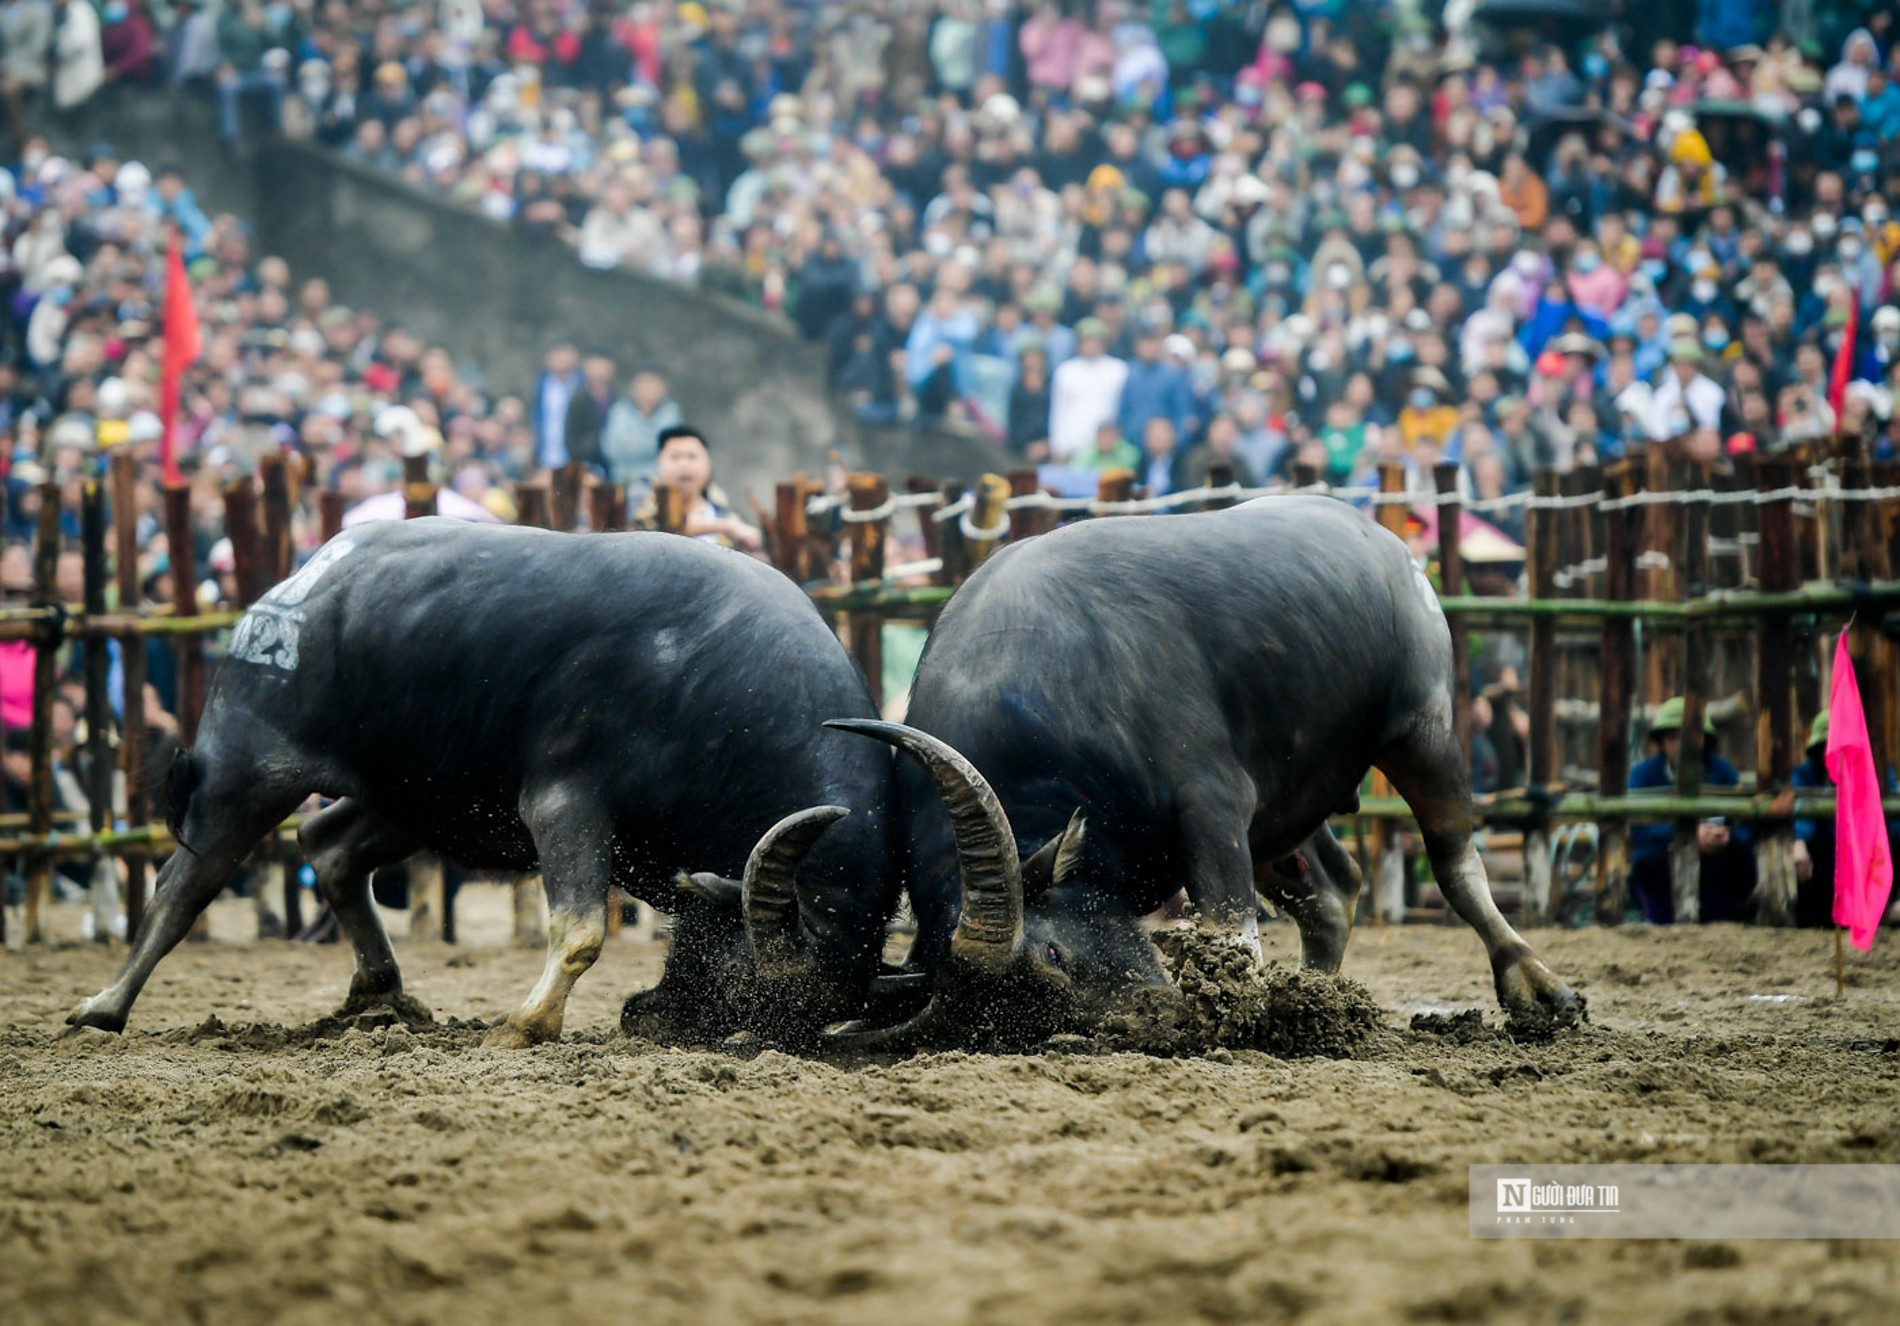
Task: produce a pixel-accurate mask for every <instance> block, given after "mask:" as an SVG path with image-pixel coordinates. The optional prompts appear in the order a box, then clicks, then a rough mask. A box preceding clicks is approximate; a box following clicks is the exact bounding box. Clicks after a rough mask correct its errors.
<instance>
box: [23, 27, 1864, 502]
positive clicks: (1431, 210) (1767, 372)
mask: <svg viewBox="0 0 1900 1326" xmlns="http://www.w3.org/2000/svg"><path fill="white" fill-rule="evenodd" d="M29 2H30V0H16V5H18V4H24V3H29ZM133 9H134V10H136V9H137V6H136V5H134V6H133ZM1775 9H1776V7H1774V6H1768V5H1763V4H1756V3H1752V2H1751V0H1702V3H1700V4H1698V5H1692V6H1688V7H1687V10H1688V11H1689V12H1687V15H1686V16H1687V18H1688V19H1689V20H1690V23H1689V24H1688V26H1692V27H1693V29H1694V38H1693V40H1679V39H1677V38H1675V37H1672V36H1664V35H1659V34H1660V33H1662V32H1666V31H1673V30H1676V29H1672V28H1670V27H1669V26H1668V25H1667V22H1666V18H1665V19H1664V20H1661V21H1659V22H1656V23H1651V24H1649V25H1647V26H1645V27H1642V28H1640V29H1639V30H1637V31H1636V32H1635V35H1632V32H1631V30H1629V29H1624V30H1616V29H1607V28H1606V29H1604V30H1602V31H1599V32H1594V33H1592V32H1589V31H1588V30H1587V29H1576V28H1573V29H1569V30H1567V32H1566V34H1565V35H1566V36H1567V38H1568V39H1567V40H1566V41H1564V42H1562V43H1542V42H1526V41H1523V40H1517V41H1511V42H1507V43H1505V44H1503V45H1499V44H1498V43H1497V42H1496V40H1495V38H1496V37H1497V34H1496V33H1494V32H1491V30H1488V29H1481V28H1480V27H1478V26H1476V25H1474V24H1473V23H1472V21H1471V20H1470V18H1469V10H1470V7H1469V6H1456V5H1454V6H1447V7H1446V8H1445V10H1444V11H1443V12H1442V13H1433V12H1431V11H1430V10H1429V9H1427V8H1421V7H1418V6H1414V5H1409V4H1404V3H1381V4H1368V5H1357V4H1355V5H1344V4H1341V3H1338V2H1337V0H1311V2H1306V3H1298V4H1290V3H1289V4H1271V3H1247V4H1240V3H1217V2H1216V0H1186V2H1183V0H1172V2H1171V0H1156V2H1155V3H1149V4H1137V3H1128V2H1122V0H1097V2H1096V3H1071V2H1070V0H1038V2H1035V3H1026V4H1019V3H1014V2H1013V0H986V2H984V3H978V2H977V0H942V2H940V3H932V2H924V0H919V2H918V3H898V2H896V0H892V2H890V3H879V2H871V3H863V2H857V3H845V4H827V5H816V4H798V3H776V2H773V0H714V3H710V4H702V3H696V2H692V0H689V3H684V4H678V5H665V4H655V3H634V4H628V5H624V6H614V5H604V4H598V3H596V4H562V3H556V2H554V0H539V2H537V3H529V4H522V5H501V4H492V3H491V4H487V5H482V4H478V3H475V0H462V2H461V3H456V2H455V0H448V2H446V3H443V4H442V5H440V6H439V7H437V8H435V9H433V10H430V9H427V8H422V7H414V8H406V9H386V8H384V7H382V6H381V5H378V4H375V3H355V4H332V5H327V6H323V7H319V8H300V7H297V6H288V5H274V6H266V5H262V4H257V3H245V4H239V5H234V6H229V7H227V8H225V9H224V10H223V11H222V12H221V13H218V14H216V15H212V14H210V13H207V12H206V11H202V10H193V11H187V12H186V14H185V16H184V17H183V19H182V21H181V22H180V23H179V24H178V25H177V27H176V28H175V29H174V32H173V38H174V39H173V40H171V41H170V42H169V44H168V55H167V60H168V71H167V72H168V76H169V77H170V78H171V79H173V80H174V81H176V82H180V83H187V84H189V83H193V82H203V83H206V84H207V85H209V86H211V87H212V88H214V89H215V90H216V92H217V94H218V96H219V98H220V102H221V105H222V107H223V109H224V117H223V120H224V126H225V131H226V133H227V134H230V135H233V136H235V135H236V134H237V133H238V131H239V123H240V118H241V117H240V114H239V111H240V109H241V102H242V99H243V94H244V93H245V92H246V91H247V90H251V89H261V90H263V91H264V92H265V94H266V95H265V98H264V101H265V106H264V109H265V110H266V112H268V113H275V114H278V115H279V116H280V117H281V121H282V123H283V126H284V128H285V129H286V130H287V131H288V132H291V133H293V134H300V135H309V136H312V137H314V138H315V139H317V140H318V141H320V142H323V143H326V144H329V145H331V146H333V147H334V148H335V149H336V150H338V151H339V152H342V153H344V154H346V155H348V156H352V157H355V158H358V159H360V160H362V161H364V162H367V163H369V164H371V165H374V166H377V167H380V168H383V169H387V170H390V171H394V172H398V173H400V174H401V175H403V176H404V177H405V178H407V179H409V180H410V181H411V182H413V183H414V184H416V185H417V186H419V187H422V188H425V189H430V190H435V191H438V192H441V193H444V194H446V195H447V196H449V197H451V198H455V199H457V200H460V201H461V202H463V203H465V204H466V205H468V206H471V207H475V208H479V209H481V210H483V211H485V212H487V213H489V214H490V215H492V216H495V217H496V218H498V219H502V220H506V221H508V222H509V223H511V224H513V225H516V226H519V227H521V228H522V229H524V230H528V231H536V232H546V233H553V234H558V235H561V236H563V237H564V238H567V239H569V240H571V241H572V242H573V243H574V244H575V245H576V246H577V247H578V249H579V254H580V258H581V261H583V262H586V263H589V264H591V265H595V266H602V267H606V266H616V265H624V266H630V267H633V268H636V269H638V270H642V271H645V272H648V273H651V274H654V275H656V276H660V277H664V278H668V279H674V280H681V281H688V282H696V283H698V284H700V285H701V286H704V287H706V288H708V289H713V290H719V291H724V292H727V293H730V294H733V295H737V296H739V297H742V298H745V299H748V300H751V301H754V302H756V303H758V304H761V305H763V306H765V307H767V308H772V309H778V310H782V311H783V312H784V313H785V314H786V316H788V317H789V318H790V319H791V320H792V321H793V322H794V323H795V324H796V325H797V327H798V328H799V330H800V331H801V332H802V333H803V334H804V335H806V336H808V337H812V338H822V339H824V340H825V341H826V342H827V344H828V346H829V348H830V362H831V376H832V383H833V385H834V386H835V387H836V388H837V390H839V391H840V392H842V393H844V394H846V395H847V396H848V397H849V398H850V399H851V400H852V402H853V404H854V406H855V407H856V409H857V410H858V411H859V413H860V414H861V415H862V416H863V417H864V418H865V419H866V420H868V421H872V422H889V421H896V420H907V419H913V418H914V419H920V420H923V421H926V422H932V423H948V424H951V425H953V426H966V427H970V428H975V429H980V430H983V431H986V432H988V433H989V434H991V435H993V436H995V437H998V438H1001V439H1004V440H1006V441H1007V442H1008V443H1009V444H1010V445H1011V446H1012V447H1014V448H1015V449H1016V450H1017V451H1018V452H1019V453H1021V454H1022V455H1024V456H1025V457H1028V458H1031V459H1035V460H1039V461H1044V462H1053V463H1054V464H1055V465H1057V466H1058V467H1060V468H1064V469H1070V470H1083V471H1087V470H1092V469H1097V468H1101V467H1104V466H1107V465H1120V464H1126V463H1129V462H1130V461H1131V460H1132V461H1134V462H1135V463H1136V464H1138V465H1139V466H1140V468H1141V469H1142V471H1143V476H1144V478H1145V480H1146V481H1147V484H1148V486H1149V487H1150V488H1151V489H1159V488H1161V487H1163V486H1179V485H1181V484H1183V483H1189V482H1192V481H1193V479H1194V476H1195V475H1196V474H1197V473H1204V472H1205V470H1206V468H1207V467H1208V465H1209V464H1211V463H1215V462H1220V463H1226V464H1230V465H1234V466H1235V467H1236V468H1237V469H1238V470H1239V471H1240V473H1241V474H1242V477H1243V478H1249V479H1252V480H1255V481H1265V480H1267V479H1270V478H1272V477H1274V476H1276V475H1282V474H1284V473H1286V472H1287V470H1288V469H1289V467H1290V465H1291V464H1292V462H1293V461H1294V460H1296V459H1300V458H1304V460H1306V461H1307V462H1309V463H1313V464H1315V465H1318V466H1319V467H1320V468H1322V469H1323V470H1324V471H1325V472H1326V473H1327V475H1328V476H1329V477H1330V478H1331V479H1332V480H1333V481H1335V482H1351V481H1354V480H1356V479H1363V478H1364V477H1365V476H1366V475H1367V474H1368V473H1369V472H1370V471H1371V470H1372V468H1373V467H1374V466H1375V464H1376V463H1377V462H1378V461H1380V460H1394V459H1402V460H1405V461H1407V462H1408V463H1409V464H1412V465H1413V466H1414V467H1415V468H1422V467H1423V465H1424V464H1425V463H1428V462H1429V461H1431V460H1434V459H1437V458H1439V457H1441V456H1450V457H1454V458H1459V459H1463V460H1464V461H1465V462H1466V465H1467V468H1468V469H1469V470H1470V472H1471V478H1472V481H1473V483H1474V485H1475V486H1476V487H1478V488H1479V489H1482V490H1485V491H1487V492H1488V491H1490V490H1498V491H1506V490H1509V489H1511V488H1513V487H1515V486H1517V485H1521V484H1522V483H1524V482H1525V481H1526V477H1527V475H1528V472H1529V471H1530V470H1531V469H1532V468H1533V467H1535V466H1537V465H1540V464H1557V465H1559V466H1568V465H1571V464H1574V463H1577V462H1578V461H1581V460H1589V459H1592V458H1596V459H1601V458H1605V457H1608V456H1612V455H1615V454H1619V453H1620V452H1622V451H1623V450H1624V449H1625V448H1626V447H1627V445H1628V444H1629V443H1630V442H1631V441H1633V440H1658V439H1667V440H1670V441H1676V440H1678V439H1681V440H1683V441H1684V443H1685V444H1686V445H1687V446H1688V448H1689V449H1690V450H1691V451H1692V452H1694V454H1696V455H1698V456H1700V457H1701V458H1703V459H1711V460H1713V459H1718V458H1720V457H1721V456H1723V455H1725V454H1728V453H1731V452H1733V451H1737V450H1741V449H1744V448H1748V447H1755V448H1770V447H1774V446H1778V445H1781V444H1783V443H1786V442H1788V441H1790V440H1794V439H1799V438H1802V437H1807V436H1819V435H1821V434H1824V433H1828V432H1831V431H1833V430H1834V429H1835V427H1836V426H1837V425H1839V426H1842V427H1844V428H1846V429H1847V430H1848V431H1855V430H1864V431H1867V432H1869V433H1871V434H1875V435H1880V441H1879V442H1878V443H1877V445H1878V446H1880V447H1883V448H1884V447H1888V446H1890V445H1891V441H1890V440H1889V437H1888V434H1890V430H1892V429H1893V428H1894V427H1896V425H1895V423H1894V411H1893V409H1892V393H1893V387H1894V383H1893V380H1892V371H1893V364H1894V360H1895V357H1896V350H1897V349H1900V309H1895V308H1891V307H1889V306H1890V305H1891V303H1892V301H1893V299H1894V297H1895V285H1896V270H1895V267H1894V263H1895V261H1896V259H1897V258H1900V225H1896V223H1895V222H1894V220H1893V218H1892V216H1891V211H1890V204H1889V202H1888V201H1887V199H1888V198H1890V197H1892V196H1893V195H1894V194H1895V192H1896V191H1895V189H1894V187H1893V186H1894V184H1895V182H1896V181H1897V180H1900V162H1897V160H1896V156H1895V153H1896V152H1900V149H1897V148H1896V147H1895V146H1894V144H1895V143H1896V142H1900V133H1896V130H1900V85H1897V83H1896V79H1897V78H1900V46H1897V45H1896V43H1895V41H1894V37H1895V35H1896V34H1895V32H1894V30H1893V29H1894V24H1893V15H1892V12H1891V11H1890V10H1889V9H1887V8H1886V7H1883V6H1878V5H1874V4H1872V3H1854V2H1853V0H1847V2H1845V3H1838V4H1832V5H1820V6H1814V7H1802V8H1800V9H1795V8H1788V9H1787V11H1786V14H1785V15H1783V16H1778V15H1777V14H1776V12H1775ZM1674 10H1675V11H1676V12H1678V13H1681V12H1683V11H1684V10H1685V7H1684V6H1681V5H1677V6H1675V7H1674ZM1670 12H1671V6H1669V5H1668V4H1663V5H1661V6H1659V14H1661V15H1664V16H1666V15H1668V14H1669V13H1670ZM1863 22H1864V24H1865V25H1864V26H1862V25H1861V24H1862V23H1863ZM108 26H110V25H108ZM1487 34H1489V37H1487ZM1849 303H1858V305H1859V308H1858V310H1857V312H1858V314H1859V318H1858V321H1859V324H1860V328H1861V330H1860V334H1859V338H1858V351H1857V353H1856V354H1855V356H1854V359H1855V363H1854V365H1853V370H1854V374H1853V375H1854V377H1855V378H1856V379H1857V380H1859V381H1860V382H1862V383H1864V385H1863V386H1861V387H1858V388H1856V389H1855V390H1854V391H1853V392H1851V393H1850V394H1849V396H1848V398H1847V399H1846V401H1845V402H1844V403H1843V413H1845V414H1847V415H1848V417H1847V418H1845V419H1839V420H1837V419H1836V418H1835V417H1834V410H1833V407H1832V406H1831V404H1830V402H1829V400H1828V392H1827V391H1826V389H1825V388H1826V385H1827V382H1826V379H1827V375H1828V372H1829V369H1830V367H1831V362H1832V359H1833V357H1834V355H1835V353H1836V349H1837V345H1838V341H1839V339H1840V337H1841V336H1842V335H1843V333H1844V328H1845V326H1846V325H1847V323H1848V321H1849V320H1848V316H1847V315H1848V308H1847V306H1848V304H1849ZM1110 424H1112V425H1113V427H1112V428H1111V427H1109V425H1110ZM1058 478H1059V476H1058Z"/></svg>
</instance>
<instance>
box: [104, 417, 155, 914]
mask: <svg viewBox="0 0 1900 1326" xmlns="http://www.w3.org/2000/svg"><path fill="white" fill-rule="evenodd" d="M112 523H113V531H114V535H115V543H116V548H117V553H118V572H119V604H118V606H119V611H120V612H121V613H122V614H131V613H136V612H137V611H139V608H140V606H141V605H140V601H139V600H140V597H141V595H140V593H139V551H138V469H137V466H136V464H135V462H134V461H133V459H132V457H131V456H130V455H128V454H127V453H126V451H125V449H124V448H120V449H119V450H117V451H115V452H114V453H113V455H112ZM131 620H132V621H133V622H134V626H133V627H132V628H129V629H127V630H125V631H123V632H122V633H121V634H120V635H119V637H118V639H119V656H120V660H121V668H120V672H121V675H122V677H123V679H124V689H123V692H122V693H121V695H120V705H121V714H120V718H119V763H120V768H121V769H122V770H123V771H124V780H125V822H126V823H127V824H143V823H145V821H146V818H147V816H146V807H145V801H146V798H145V740H146V738H145V676H146V657H145V650H146V645H145V636H144V635H143V634H142V633H141V632H139V631H138V630H137V629H136V618H132V619H131ZM145 864H146V863H145V854H144V853H143V852H138V851H134V852H132V853H129V854H128V855H127V857H126V860H125V875H126V879H125V934H126V938H127V939H131V938H132V937H134V936H135V935H137V934H138V929H139V923H140V922H141V921H143V920H144V919H145Z"/></svg>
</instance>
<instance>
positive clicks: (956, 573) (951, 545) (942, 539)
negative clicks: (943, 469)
mask: <svg viewBox="0 0 1900 1326" xmlns="http://www.w3.org/2000/svg"><path fill="white" fill-rule="evenodd" d="M967 491H969V490H968V489H967V488H965V487H964V485H963V484H962V482H960V481H959V480H956V479H951V480H949V481H948V482H946V483H945V484H944V485H943V490H942V495H941V500H940V502H939V503H938V509H939V510H942V509H943V508H944V507H948V506H955V505H956V504H957V503H958V502H960V501H962V500H963V495H964V493H966V492H967ZM931 524H933V525H935V526H936V527H937V540H938V544H937V546H938V547H939V548H940V549H941V550H942V551H941V552H940V553H939V554H938V556H939V557H941V558H942V561H943V565H942V566H941V567H939V568H938V571H937V576H936V580H935V583H936V584H938V585H956V584H961V583H962V581H963V578H964V577H965V576H967V575H969V574H970V568H971V566H972V562H971V560H970V543H969V540H967V539H965V538H964V537H963V522H962V520H961V519H956V518H952V519H950V520H944V521H938V520H934V519H933V520H932V521H931Z"/></svg>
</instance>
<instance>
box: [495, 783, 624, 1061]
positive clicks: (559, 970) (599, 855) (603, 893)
mask: <svg viewBox="0 0 1900 1326" xmlns="http://www.w3.org/2000/svg"><path fill="white" fill-rule="evenodd" d="M522 818H523V819H524V820H525V821H526V823H527V825H528V830H529V832H530V833H532V834H533V835H534V846H535V851H536V853H537V854H538V855H539V857H540V861H541V883H542V886H543V887H544V888H545V889H546V890H547V898H548V957H547V965H546V966H545V967H544V968H542V971H541V979H540V981H538V982H537V983H536V984H535V987H534V989H533V990H532V991H530V992H529V994H528V999H527V1002H526V1003H524V1004H522V1006H521V1007H520V1008H518V1009H516V1010H515V1011H514V1012H513V1013H510V1014H509V1015H508V1018H507V1020H506V1021H504V1022H502V1023H500V1024H499V1025H498V1026H495V1027H492V1028H490V1030H489V1032H488V1036H487V1039H486V1043H487V1044H489V1045H501V1046H508V1047H513V1048H520V1047H523V1046H528V1045H538V1044H540V1043H541V1042H543V1041H552V1040H559V1039H560V1037H561V1021H562V1018H563V1016H564V1015H565V1014H566V1011H567V996H568V993H569V992H570V991H571V990H573V988H574V982H575V981H577V980H579V979H580V978H581V976H582V975H583V974H584V973H585V972H586V971H587V969H588V968H589V967H592V966H593V965H594V962H595V960H596V959H598V958H599V957H600V950H601V946H602V945H603V944H605V943H606V942H607V894H608V887H609V885H610V884H611V883H612V882H613V862H612V852H613V831H612V821H611V819H610V818H609V817H608V816H606V815H603V814H601V813H599V811H597V810H596V809H595V807H594V806H593V805H592V804H591V803H589V802H588V801H587V800H586V799H585V798H584V797H581V796H578V795H575V794H571V793H567V792H552V793H543V794H541V795H540V796H539V797H538V798H537V799H536V800H535V802H534V803H533V804H531V805H530V806H529V807H528V808H527V810H526V813H525V814H524V815H523V817H522Z"/></svg>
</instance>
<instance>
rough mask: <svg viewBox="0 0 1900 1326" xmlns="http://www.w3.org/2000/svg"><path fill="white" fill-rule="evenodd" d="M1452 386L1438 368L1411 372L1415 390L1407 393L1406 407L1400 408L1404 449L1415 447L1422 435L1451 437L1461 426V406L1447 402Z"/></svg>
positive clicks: (1400, 430) (1400, 427) (1400, 429)
mask: <svg viewBox="0 0 1900 1326" xmlns="http://www.w3.org/2000/svg"><path fill="white" fill-rule="evenodd" d="M1450 395H1451V386H1450V384H1449V383H1448V382H1447V381H1446V380H1445V375H1444V374H1443V373H1441V372H1439V371H1438V370H1437V369H1435V368H1420V369H1416V370H1414V371H1413V373H1412V389H1411V390H1410V391H1409V392H1407V393H1406V396H1405V408H1404V409H1403V410H1400V411H1399V436H1400V437H1401V438H1403V439H1404V441H1405V449H1406V450H1407V451H1410V450H1412V448H1413V447H1415V446H1416V445H1417V444H1418V441H1419V439H1420V438H1426V437H1435V438H1446V437H1450V436H1451V434H1452V433H1453V431H1454V430H1456V429H1457V427H1458V409H1457V407H1456V406H1454V405H1451V404H1449V403H1448V401H1447V399H1446V398H1447V397H1449V396H1450Z"/></svg>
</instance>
